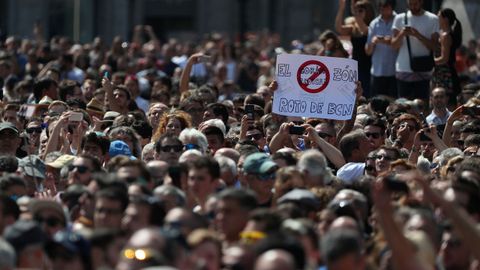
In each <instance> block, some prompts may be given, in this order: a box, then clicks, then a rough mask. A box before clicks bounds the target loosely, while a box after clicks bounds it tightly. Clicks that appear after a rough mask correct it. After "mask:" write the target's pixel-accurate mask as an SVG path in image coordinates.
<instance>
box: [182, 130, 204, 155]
mask: <svg viewBox="0 0 480 270" xmlns="http://www.w3.org/2000/svg"><path fill="white" fill-rule="evenodd" d="M179 139H180V141H182V143H183V144H186V143H187V141H189V140H195V142H196V143H197V145H198V146H199V147H200V149H199V150H200V152H202V153H205V152H206V151H207V148H208V141H207V137H206V136H205V135H204V134H203V133H202V132H200V131H198V130H196V129H194V128H186V129H184V130H182V132H180V136H179Z"/></svg>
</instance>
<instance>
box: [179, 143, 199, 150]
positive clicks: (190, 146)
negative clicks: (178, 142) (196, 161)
mask: <svg viewBox="0 0 480 270" xmlns="http://www.w3.org/2000/svg"><path fill="white" fill-rule="evenodd" d="M183 147H185V150H190V149H197V150H198V149H200V146H199V145H197V144H194V143H187V144H185V145H184V146H183Z"/></svg>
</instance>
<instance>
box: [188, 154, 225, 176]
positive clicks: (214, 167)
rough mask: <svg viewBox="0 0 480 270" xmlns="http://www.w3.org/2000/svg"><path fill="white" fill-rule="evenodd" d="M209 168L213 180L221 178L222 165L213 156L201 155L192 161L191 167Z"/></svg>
mask: <svg viewBox="0 0 480 270" xmlns="http://www.w3.org/2000/svg"><path fill="white" fill-rule="evenodd" d="M203 168H205V169H208V173H209V174H210V176H211V177H212V180H215V179H218V178H220V165H218V162H217V161H216V160H215V159H214V158H213V157H206V156H201V157H199V158H198V159H196V160H194V161H193V162H192V163H190V168H189V169H203Z"/></svg>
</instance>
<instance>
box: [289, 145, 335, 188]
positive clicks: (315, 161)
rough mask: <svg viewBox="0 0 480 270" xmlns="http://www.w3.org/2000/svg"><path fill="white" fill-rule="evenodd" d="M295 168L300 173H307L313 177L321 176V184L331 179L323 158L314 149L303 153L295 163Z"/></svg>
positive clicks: (330, 173)
mask: <svg viewBox="0 0 480 270" xmlns="http://www.w3.org/2000/svg"><path fill="white" fill-rule="evenodd" d="M297 168H298V170H299V171H300V172H305V171H307V172H308V173H309V174H310V175H313V176H323V183H329V182H330V181H331V180H332V177H333V175H332V172H331V171H330V168H328V166H327V160H326V159H325V156H324V155H323V154H322V153H321V152H320V151H318V150H316V149H310V150H307V151H305V152H303V154H302V156H301V157H300V159H299V160H298V162H297Z"/></svg>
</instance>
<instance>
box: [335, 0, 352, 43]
mask: <svg viewBox="0 0 480 270" xmlns="http://www.w3.org/2000/svg"><path fill="white" fill-rule="evenodd" d="M344 13H345V0H340V1H339V2H338V10H337V15H336V16H335V30H336V31H337V33H338V34H339V35H347V36H349V35H351V34H352V26H349V25H344V23H343V14H344Z"/></svg>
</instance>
